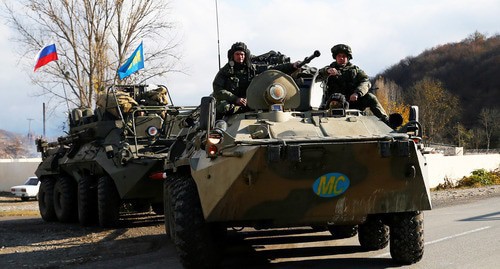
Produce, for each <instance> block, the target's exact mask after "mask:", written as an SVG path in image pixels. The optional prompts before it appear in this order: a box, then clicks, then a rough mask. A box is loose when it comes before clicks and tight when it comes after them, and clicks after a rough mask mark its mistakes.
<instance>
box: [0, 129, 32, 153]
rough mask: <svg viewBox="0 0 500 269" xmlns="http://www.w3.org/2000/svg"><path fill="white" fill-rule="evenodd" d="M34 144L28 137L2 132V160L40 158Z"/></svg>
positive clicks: (0, 132)
mask: <svg viewBox="0 0 500 269" xmlns="http://www.w3.org/2000/svg"><path fill="white" fill-rule="evenodd" d="M34 143H35V142H34V141H32V140H30V139H28V137H26V136H23V135H20V134H16V133H12V132H8V131H5V130H0V159H17V158H36V157H40V155H39V153H37V152H36V147H35V144H34Z"/></svg>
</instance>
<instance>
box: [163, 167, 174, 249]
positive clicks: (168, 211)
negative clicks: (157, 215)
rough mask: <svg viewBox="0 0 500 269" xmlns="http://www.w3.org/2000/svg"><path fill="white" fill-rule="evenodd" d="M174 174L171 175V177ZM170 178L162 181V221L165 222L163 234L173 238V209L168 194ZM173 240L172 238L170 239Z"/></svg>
mask: <svg viewBox="0 0 500 269" xmlns="http://www.w3.org/2000/svg"><path fill="white" fill-rule="evenodd" d="M173 177H174V175H172V178H173ZM170 184H171V180H165V181H164V182H163V210H164V216H165V217H164V222H165V234H166V235H167V238H171V239H172V238H173V237H174V234H173V230H174V229H173V225H174V224H173V222H172V221H171V220H172V219H173V216H174V215H173V214H174V210H173V208H172V203H171V201H170V200H171V199H172V198H171V196H170V186H169V185H170ZM172 241H173V240H172Z"/></svg>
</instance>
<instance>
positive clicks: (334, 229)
mask: <svg viewBox="0 0 500 269" xmlns="http://www.w3.org/2000/svg"><path fill="white" fill-rule="evenodd" d="M327 227H328V231H330V233H331V234H332V236H333V238H334V239H343V238H349V237H353V236H355V235H356V234H358V226H357V225H328V226H327Z"/></svg>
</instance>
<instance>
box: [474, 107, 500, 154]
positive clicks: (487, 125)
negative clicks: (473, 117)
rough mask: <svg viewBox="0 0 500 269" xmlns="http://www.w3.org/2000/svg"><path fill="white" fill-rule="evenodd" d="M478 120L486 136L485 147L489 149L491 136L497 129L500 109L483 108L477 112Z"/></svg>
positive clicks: (499, 120)
mask: <svg viewBox="0 0 500 269" xmlns="http://www.w3.org/2000/svg"><path fill="white" fill-rule="evenodd" d="M479 121H480V122H481V124H482V125H483V127H484V135H485V138H486V149H488V150H489V149H490V143H491V137H492V135H493V134H494V133H495V130H496V129H498V124H499V122H500V110H498V109H489V108H483V109H481V112H480V113H479Z"/></svg>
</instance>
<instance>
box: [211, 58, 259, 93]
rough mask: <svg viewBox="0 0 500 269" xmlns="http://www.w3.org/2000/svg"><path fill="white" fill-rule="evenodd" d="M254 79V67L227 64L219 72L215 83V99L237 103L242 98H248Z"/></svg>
mask: <svg viewBox="0 0 500 269" xmlns="http://www.w3.org/2000/svg"><path fill="white" fill-rule="evenodd" d="M254 77H255V69H254V68H253V66H251V67H248V66H247V65H245V64H234V62H229V63H227V64H226V65H224V66H223V67H222V68H221V69H220V70H219V72H218V73H217V75H216V76H215V79H214V81H213V89H214V97H215V99H217V101H222V100H225V101H228V102H229V103H235V102H236V99H238V98H240V97H241V98H246V95H247V93H246V90H247V88H248V86H249V85H250V82H251V81H252V79H253V78H254Z"/></svg>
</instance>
